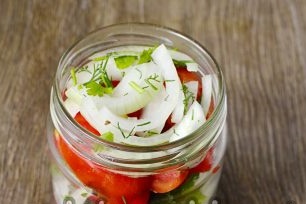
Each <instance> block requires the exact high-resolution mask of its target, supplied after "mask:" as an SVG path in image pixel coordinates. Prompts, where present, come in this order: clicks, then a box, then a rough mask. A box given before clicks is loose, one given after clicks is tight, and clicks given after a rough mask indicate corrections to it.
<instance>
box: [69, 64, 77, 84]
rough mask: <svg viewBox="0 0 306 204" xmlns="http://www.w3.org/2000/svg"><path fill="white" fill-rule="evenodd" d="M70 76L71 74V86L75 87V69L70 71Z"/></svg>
mask: <svg viewBox="0 0 306 204" xmlns="http://www.w3.org/2000/svg"><path fill="white" fill-rule="evenodd" d="M70 74H71V78H72V81H73V85H74V86H75V85H77V78H76V75H75V69H74V68H71V70H70Z"/></svg>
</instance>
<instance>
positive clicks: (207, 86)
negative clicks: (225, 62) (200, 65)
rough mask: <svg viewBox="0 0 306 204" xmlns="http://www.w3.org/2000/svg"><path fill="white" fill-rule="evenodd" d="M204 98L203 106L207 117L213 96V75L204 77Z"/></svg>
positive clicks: (202, 100)
mask: <svg viewBox="0 0 306 204" xmlns="http://www.w3.org/2000/svg"><path fill="white" fill-rule="evenodd" d="M202 87H203V88H202V98H201V105H202V107H203V110H204V113H205V115H207V112H208V109H209V106H210V102H211V95H212V77H211V75H204V76H203V77H202Z"/></svg>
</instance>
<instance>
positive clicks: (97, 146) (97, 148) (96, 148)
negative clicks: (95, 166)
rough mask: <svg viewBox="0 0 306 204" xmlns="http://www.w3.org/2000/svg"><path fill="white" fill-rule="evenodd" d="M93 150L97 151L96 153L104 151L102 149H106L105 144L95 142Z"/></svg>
mask: <svg viewBox="0 0 306 204" xmlns="http://www.w3.org/2000/svg"><path fill="white" fill-rule="evenodd" d="M93 151H94V152H96V153H99V152H102V151H104V146H103V145H101V144H97V143H95V144H94V145H93Z"/></svg>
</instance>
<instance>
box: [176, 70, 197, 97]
mask: <svg viewBox="0 0 306 204" xmlns="http://www.w3.org/2000/svg"><path fill="white" fill-rule="evenodd" d="M176 70H177V74H178V76H179V78H180V80H181V82H182V83H186V82H190V81H198V83H199V88H198V93H197V100H201V96H202V79H201V76H200V75H198V74H197V73H195V72H189V71H188V70H187V68H185V67H177V69H176Z"/></svg>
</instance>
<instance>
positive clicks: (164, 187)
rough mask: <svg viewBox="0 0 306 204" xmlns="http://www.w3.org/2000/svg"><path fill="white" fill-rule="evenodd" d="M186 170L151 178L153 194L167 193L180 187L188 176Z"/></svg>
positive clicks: (173, 171) (169, 172) (168, 172)
mask: <svg viewBox="0 0 306 204" xmlns="http://www.w3.org/2000/svg"><path fill="white" fill-rule="evenodd" d="M188 172H189V171H188V170H183V171H178V170H172V171H167V172H165V173H160V174H157V175H154V176H153V182H152V186H151V190H152V191H153V192H155V193H167V192H169V191H172V190H173V189H175V188H177V187H178V186H180V185H181V184H182V183H183V182H184V181H185V179H186V178H187V176H188Z"/></svg>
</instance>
